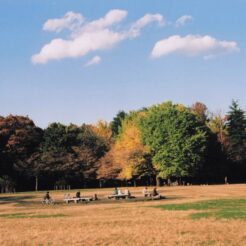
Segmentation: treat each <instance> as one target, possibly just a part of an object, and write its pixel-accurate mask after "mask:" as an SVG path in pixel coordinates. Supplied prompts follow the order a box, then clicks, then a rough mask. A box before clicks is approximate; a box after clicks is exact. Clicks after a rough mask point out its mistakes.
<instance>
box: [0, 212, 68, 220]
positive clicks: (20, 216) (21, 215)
mask: <svg viewBox="0 0 246 246" xmlns="http://www.w3.org/2000/svg"><path fill="white" fill-rule="evenodd" d="M58 217H66V215H65V214H32V213H14V214H0V218H7V219H26V218H38V219H43V218H58Z"/></svg>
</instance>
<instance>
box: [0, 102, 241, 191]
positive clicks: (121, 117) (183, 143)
mask: <svg viewBox="0 0 246 246" xmlns="http://www.w3.org/2000/svg"><path fill="white" fill-rule="evenodd" d="M173 182H175V183H176V184H182V185H188V184H210V183H224V182H230V183H235V182H246V116H245V112H244V111H243V110H242V109H241V108H240V106H239V105H238V103H237V102H236V101H232V104H231V105H230V107H229V110H228V112H227V114H226V115H222V114H220V113H217V114H212V113H210V112H209V111H208V109H207V107H206V105H204V104H203V103H200V102H196V103H194V104H193V105H192V106H191V107H187V106H185V105H182V104H173V103H172V102H169V101H168V102H164V103H161V104H158V105H154V106H151V107H148V108H142V109H141V110H137V111H131V112H128V113H126V112H124V111H120V112H119V113H118V114H117V115H116V116H115V117H114V118H113V120H112V122H110V123H108V122H104V121H99V122H98V123H97V124H95V125H89V124H82V125H81V126H77V125H74V124H70V125H68V126H67V125H63V124H61V123H52V124H50V125H49V126H48V127H47V128H46V129H41V128H39V127H38V126H35V124H34V122H33V121H32V120H31V119H29V118H28V117H24V116H14V115H9V116H6V117H2V116H0V188H1V189H0V192H13V191H24V190H39V189H65V188H81V187H106V186H113V185H124V186H127V185H135V186H136V185H164V184H166V185H170V184H172V183H173Z"/></svg>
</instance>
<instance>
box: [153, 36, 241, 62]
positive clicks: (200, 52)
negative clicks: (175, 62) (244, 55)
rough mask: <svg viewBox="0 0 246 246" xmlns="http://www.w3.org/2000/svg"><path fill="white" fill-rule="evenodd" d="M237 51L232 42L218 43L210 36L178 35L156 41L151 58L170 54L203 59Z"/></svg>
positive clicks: (236, 46) (234, 43)
mask: <svg viewBox="0 0 246 246" xmlns="http://www.w3.org/2000/svg"><path fill="white" fill-rule="evenodd" d="M237 51H239V48H238V45H237V43H236V42H233V41H220V40H217V39H215V38H213V37H211V36H199V35H187V36H185V37H181V36H178V35H175V36H170V37H169V38H166V39H163V40H160V41H158V42H157V43H156V44H155V45H154V48H153V49H152V52H151V56H152V57H153V58H159V57H161V56H167V55H170V54H181V55H185V56H203V57H204V58H205V59H207V58H211V57H214V56H216V55H220V54H224V53H232V52H237Z"/></svg>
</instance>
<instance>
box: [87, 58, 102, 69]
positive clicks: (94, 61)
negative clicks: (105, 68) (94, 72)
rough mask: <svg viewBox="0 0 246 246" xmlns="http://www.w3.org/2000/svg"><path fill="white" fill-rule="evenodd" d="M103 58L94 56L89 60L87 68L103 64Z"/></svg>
mask: <svg viewBox="0 0 246 246" xmlns="http://www.w3.org/2000/svg"><path fill="white" fill-rule="evenodd" d="M101 61H102V58H101V57H100V56H94V57H93V58H92V59H91V60H89V61H88V62H87V63H86V64H85V67H89V66H92V65H97V64H99V63H101Z"/></svg>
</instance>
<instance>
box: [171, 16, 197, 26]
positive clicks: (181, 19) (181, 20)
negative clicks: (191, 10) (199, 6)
mask: <svg viewBox="0 0 246 246" xmlns="http://www.w3.org/2000/svg"><path fill="white" fill-rule="evenodd" d="M190 20H193V17H192V16H191V15H183V16H181V17H179V18H178V19H177V20H176V22H175V25H176V27H180V26H184V25H185V24H186V22H187V21H190Z"/></svg>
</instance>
